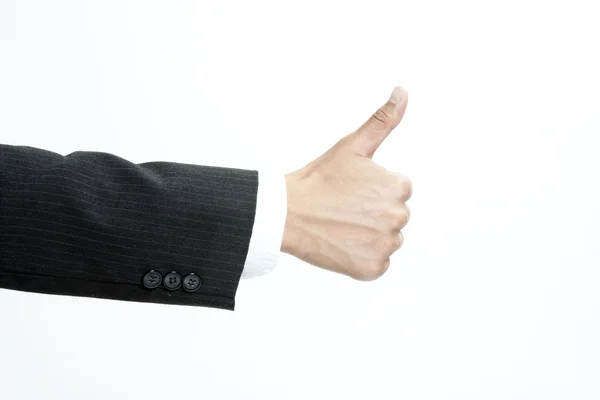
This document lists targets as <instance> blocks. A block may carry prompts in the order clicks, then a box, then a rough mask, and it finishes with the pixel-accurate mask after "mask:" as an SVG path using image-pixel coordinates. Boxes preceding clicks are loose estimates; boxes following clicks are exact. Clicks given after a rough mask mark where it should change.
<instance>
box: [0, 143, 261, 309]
mask: <svg viewBox="0 0 600 400" xmlns="http://www.w3.org/2000/svg"><path fill="white" fill-rule="evenodd" d="M257 188H258V173H257V172H256V171H249V170H240V169H231V168H220V167H206V166H198V165H190V164H180V163H170V162H150V163H143V164H134V163H131V162H129V161H127V160H124V159H122V158H119V157H117V156H115V155H111V154H107V153H98V152H75V153H72V154H69V155H67V156H62V155H59V154H56V153H53V152H49V151H45V150H41V149H35V148H31V147H25V146H8V145H0V288H5V289H13V290H22V291H29V292H38V293H47V294H60V295H71V296H85V297H96V298H105V299H114V300H126V301H138V302H150V303H166V304H181V305H194V306H206V307H215V308H223V309H229V310H233V309H234V306H235V294H236V290H237V287H238V283H239V280H240V276H241V274H242V271H243V268H244V263H245V260H246V256H247V253H248V246H249V242H250V238H251V235H252V229H253V224H254V218H255V211H256V195H257Z"/></svg>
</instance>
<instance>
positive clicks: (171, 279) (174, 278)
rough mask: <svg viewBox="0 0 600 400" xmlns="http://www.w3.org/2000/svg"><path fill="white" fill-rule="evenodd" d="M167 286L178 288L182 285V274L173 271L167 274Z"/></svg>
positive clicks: (170, 288)
mask: <svg viewBox="0 0 600 400" xmlns="http://www.w3.org/2000/svg"><path fill="white" fill-rule="evenodd" d="M165 287H166V288H167V289H169V290H177V289H179V288H180V287H181V275H179V274H178V273H177V272H175V271H173V272H170V273H168V274H167V275H166V276H165Z"/></svg>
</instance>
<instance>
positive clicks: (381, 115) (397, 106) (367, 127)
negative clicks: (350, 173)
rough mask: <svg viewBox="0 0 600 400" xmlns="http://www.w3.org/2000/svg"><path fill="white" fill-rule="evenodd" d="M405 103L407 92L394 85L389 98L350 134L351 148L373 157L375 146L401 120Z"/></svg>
mask: <svg viewBox="0 0 600 400" xmlns="http://www.w3.org/2000/svg"><path fill="white" fill-rule="evenodd" d="M407 104H408V93H407V92H406V90H404V89H403V88H402V87H400V86H396V87H395V88H394V91H393V92H392V95H391V96H390V98H389V100H388V101H387V102H386V103H385V104H384V105H383V106H381V107H380V108H379V109H378V110H377V111H375V113H374V114H373V115H371V117H370V118H369V119H368V120H367V122H365V123H364V124H363V125H362V126H361V127H360V128H358V129H357V130H356V131H355V132H354V133H352V134H351V136H352V140H351V143H352V144H351V146H352V150H353V151H354V152H355V153H356V154H358V155H361V156H363V157H369V158H370V157H373V154H374V153H375V151H376V150H377V148H378V147H379V146H380V145H381V143H383V141H384V140H385V138H386V137H388V135H389V134H390V132H391V131H392V130H394V128H395V127H397V126H398V124H399V123H400V121H401V120H402V117H403V116H404V111H405V110H406V105H407Z"/></svg>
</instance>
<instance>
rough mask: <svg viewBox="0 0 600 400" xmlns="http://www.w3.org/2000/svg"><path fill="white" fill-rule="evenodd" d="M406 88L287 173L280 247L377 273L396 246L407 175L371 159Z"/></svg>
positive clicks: (352, 270) (405, 214)
mask: <svg viewBox="0 0 600 400" xmlns="http://www.w3.org/2000/svg"><path fill="white" fill-rule="evenodd" d="M407 103H408V95H407V93H406V91H405V90H404V89H403V88H401V87H399V86H398V87H396V88H394V91H393V92H392V95H391V97H390V99H389V100H388V101H387V102H386V103H385V104H384V105H383V106H382V107H380V108H379V109H378V110H377V111H376V112H375V113H374V114H373V115H372V116H371V117H370V118H369V120H368V121H367V122H365V123H364V124H363V125H362V126H361V127H360V128H358V129H357V130H356V131H354V132H352V133H351V134H349V135H347V136H346V137H344V138H342V139H341V140H339V141H338V142H337V143H336V144H335V145H334V146H333V147H332V148H330V149H329V150H328V151H327V152H325V153H324V154H323V155H321V156H320V157H319V158H317V159H316V160H314V161H312V162H311V163H309V164H308V165H306V166H305V167H303V168H301V169H299V170H297V171H295V172H292V173H289V174H287V175H286V176H285V180H286V189H287V201H288V212H287V216H286V222H285V228H284V234H283V240H282V245H281V251H283V252H285V253H288V254H291V255H293V256H295V257H297V258H299V259H301V260H303V261H305V262H307V263H309V264H312V265H315V266H317V267H321V268H324V269H327V270H330V271H334V272H338V273H342V274H345V275H348V276H350V277H352V278H354V279H358V280H365V281H367V280H373V279H377V278H378V277H380V276H381V275H382V274H383V273H384V272H385V271H387V269H388V268H389V265H390V258H389V257H390V256H391V255H392V253H394V252H395V251H396V250H398V249H399V248H400V247H401V246H402V242H403V236H402V232H401V229H402V228H403V227H404V226H405V225H406V223H407V222H408V218H409V214H410V213H409V209H408V207H407V206H406V201H407V200H408V199H409V198H410V196H411V194H412V184H411V182H410V180H409V179H408V178H407V177H406V176H404V175H402V174H397V173H393V172H390V171H387V170H386V169H385V168H383V167H381V166H379V165H377V164H376V163H374V162H373V161H372V159H371V158H372V157H373V154H374V153H375V151H376V150H377V148H378V147H379V145H381V143H382V142H383V141H384V140H385V138H386V137H387V136H388V135H389V134H390V132H391V131H392V130H393V129H394V128H396V126H397V125H398V124H399V123H400V121H401V120H402V117H403V115H404V111H405V110H406V105H407Z"/></svg>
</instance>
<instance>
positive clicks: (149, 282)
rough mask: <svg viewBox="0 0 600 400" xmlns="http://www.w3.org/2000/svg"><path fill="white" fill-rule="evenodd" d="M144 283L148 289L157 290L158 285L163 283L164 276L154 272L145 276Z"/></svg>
mask: <svg viewBox="0 0 600 400" xmlns="http://www.w3.org/2000/svg"><path fill="white" fill-rule="evenodd" d="M142 282H143V283H144V286H145V287H147V288H148V289H155V288H157V287H158V285H160V282H162V275H161V274H159V273H158V272H156V271H155V270H152V271H150V272H148V273H147V274H146V275H144V279H142Z"/></svg>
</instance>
